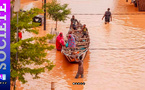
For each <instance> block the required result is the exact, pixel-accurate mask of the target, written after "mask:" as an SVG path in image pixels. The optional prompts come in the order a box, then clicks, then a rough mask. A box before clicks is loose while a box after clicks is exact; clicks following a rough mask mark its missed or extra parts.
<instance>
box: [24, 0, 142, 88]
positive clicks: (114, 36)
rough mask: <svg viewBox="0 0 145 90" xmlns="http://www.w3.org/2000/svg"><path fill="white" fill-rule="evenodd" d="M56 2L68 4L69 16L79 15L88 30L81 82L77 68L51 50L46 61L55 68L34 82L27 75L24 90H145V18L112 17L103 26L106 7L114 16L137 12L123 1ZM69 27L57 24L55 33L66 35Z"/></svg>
mask: <svg viewBox="0 0 145 90" xmlns="http://www.w3.org/2000/svg"><path fill="white" fill-rule="evenodd" d="M58 1H59V2H61V3H68V4H69V7H70V8H72V14H82V15H76V18H77V19H78V20H80V21H81V23H85V24H86V25H87V27H88V29H89V34H90V38H91V44H90V50H89V52H88V54H87V56H86V58H85V60H84V69H85V72H84V78H83V79H80V78H79V79H74V77H75V75H76V73H77V67H78V66H77V65H76V64H70V63H69V62H67V60H66V59H65V57H64V56H63V55H62V54H61V53H60V52H58V51H56V50H53V51H50V52H48V56H47V57H46V58H48V59H51V60H52V61H53V62H54V63H55V64H56V67H55V68H54V69H53V70H52V71H50V72H45V73H42V74H41V75H40V77H41V78H40V79H37V80H33V79H32V77H31V76H30V75H26V78H27V80H28V83H26V84H24V85H22V87H24V89H25V90H48V89H50V82H51V81H54V82H56V84H55V85H56V90H144V89H145V86H144V83H145V69H144V68H145V61H144V60H145V57H144V56H145V49H144V47H145V25H144V23H145V15H137V14H136V15H127V14H126V15H125V14H124V15H113V21H112V22H111V23H110V24H108V25H105V24H104V21H102V20H101V18H102V15H103V14H104V11H106V9H107V8H108V7H110V8H111V11H112V12H113V13H126V12H127V13H138V11H137V8H135V7H133V5H132V4H129V3H125V0H58ZM141 13H143V12H141ZM83 14H84V15H83ZM86 14H95V15H86ZM70 17H71V16H70ZM48 21H49V20H48ZM69 23H70V20H67V21H66V22H65V23H59V28H58V31H61V32H63V33H64V34H66V33H67V31H68V28H67V27H68V26H69ZM52 24H54V22H50V21H49V22H48V25H49V26H50V27H48V28H51V27H52ZM46 32H47V31H46ZM42 33H44V31H42ZM73 82H85V85H84V86H79V85H78V86H75V85H72V83H73Z"/></svg>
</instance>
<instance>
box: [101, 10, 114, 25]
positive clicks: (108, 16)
mask: <svg viewBox="0 0 145 90" xmlns="http://www.w3.org/2000/svg"><path fill="white" fill-rule="evenodd" d="M104 17H105V24H107V23H109V22H110V19H111V21H112V15H111V12H110V8H108V9H107V11H106V12H105V14H104V16H103V18H102V20H103V19H104Z"/></svg>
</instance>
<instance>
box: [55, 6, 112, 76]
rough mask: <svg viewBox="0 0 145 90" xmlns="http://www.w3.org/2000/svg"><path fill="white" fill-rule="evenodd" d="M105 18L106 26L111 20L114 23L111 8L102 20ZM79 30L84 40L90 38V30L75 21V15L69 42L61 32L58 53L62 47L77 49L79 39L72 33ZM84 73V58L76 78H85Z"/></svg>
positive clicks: (57, 39) (79, 63) (57, 41)
mask: <svg viewBox="0 0 145 90" xmlns="http://www.w3.org/2000/svg"><path fill="white" fill-rule="evenodd" d="M104 17H105V24H107V23H109V22H110V19H111V21H112V15H111V12H110V8H108V9H107V11H106V12H105V14H104V16H103V18H102V20H103V19H104ZM78 28H80V29H81V30H80V32H79V33H82V34H83V35H82V38H84V37H88V29H87V27H86V25H85V24H84V25H81V24H80V23H79V22H78V20H77V19H75V16H74V15H73V16H72V18H71V24H70V29H71V31H70V32H69V35H68V37H67V39H68V40H67V42H66V43H65V41H64V37H63V33H62V32H61V33H60V34H59V35H58V36H57V38H56V49H57V50H58V51H61V49H62V47H63V46H65V47H69V48H75V47H76V43H75V42H76V41H77V37H76V36H75V35H74V34H73V33H72V31H73V30H77V29H78ZM83 73H84V68H83V60H82V57H80V58H79V61H78V72H77V74H76V76H75V78H78V77H79V76H80V75H81V78H83V77H84V76H83Z"/></svg>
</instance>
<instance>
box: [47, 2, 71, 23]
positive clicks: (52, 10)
mask: <svg viewBox="0 0 145 90" xmlns="http://www.w3.org/2000/svg"><path fill="white" fill-rule="evenodd" d="M44 7H46V10H47V13H48V15H49V18H52V19H53V20H54V21H56V22H57V21H63V22H64V21H65V20H66V19H67V18H68V15H69V14H70V13H71V10H70V9H68V8H67V7H68V4H63V5H61V4H60V3H57V1H56V0H52V2H48V3H47V4H46V5H44Z"/></svg>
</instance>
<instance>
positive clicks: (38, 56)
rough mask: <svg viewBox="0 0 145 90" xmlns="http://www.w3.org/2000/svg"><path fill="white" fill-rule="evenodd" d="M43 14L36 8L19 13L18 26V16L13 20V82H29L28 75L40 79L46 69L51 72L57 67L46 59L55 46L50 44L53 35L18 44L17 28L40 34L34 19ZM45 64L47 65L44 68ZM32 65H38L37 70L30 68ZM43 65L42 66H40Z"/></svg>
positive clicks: (20, 41)
mask: <svg viewBox="0 0 145 90" xmlns="http://www.w3.org/2000/svg"><path fill="white" fill-rule="evenodd" d="M39 13H43V12H42V10H40V9H37V8H34V9H31V10H29V11H26V12H19V23H18V25H17V18H16V15H15V16H14V17H13V18H12V20H11V41H10V42H11V47H10V48H11V52H10V53H11V81H12V82H15V80H16V79H17V78H18V80H19V81H21V82H22V83H26V82H27V81H26V80H25V78H24V75H25V74H26V73H30V74H31V75H34V78H39V77H38V74H40V73H42V72H44V71H45V70H46V69H47V70H51V69H52V68H53V67H54V66H55V65H53V62H51V61H50V60H48V59H46V58H45V56H46V55H47V50H52V49H53V48H54V46H52V45H49V44H48V39H52V38H53V35H50V34H47V35H46V36H44V37H31V38H27V39H24V40H19V41H18V42H16V32H17V31H16V28H17V27H18V28H19V31H21V32H22V30H23V29H25V32H29V33H32V34H33V33H34V34H38V30H37V29H36V27H38V26H39V24H38V23H35V22H32V20H33V17H34V16H36V15H38V14H39ZM16 52H18V61H17V60H16ZM43 63H47V65H45V66H43V65H42V64H43ZM31 65H36V66H37V68H30V66H31ZM40 65H42V66H40Z"/></svg>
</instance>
